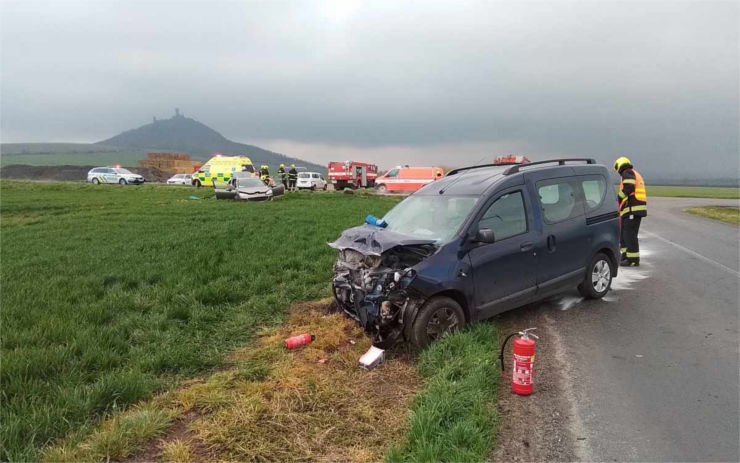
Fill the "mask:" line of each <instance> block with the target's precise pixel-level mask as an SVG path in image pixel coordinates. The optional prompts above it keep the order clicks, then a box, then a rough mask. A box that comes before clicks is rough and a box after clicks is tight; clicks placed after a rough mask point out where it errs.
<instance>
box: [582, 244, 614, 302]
mask: <svg viewBox="0 0 740 463" xmlns="http://www.w3.org/2000/svg"><path fill="white" fill-rule="evenodd" d="M612 265H613V264H612V262H611V260H610V259H609V258H608V257H607V256H606V255H605V254H603V253H598V254H596V255H595V256H594V257H593V259H591V262H590V263H589V265H588V268H587V270H586V276H585V277H584V279H583V282H582V283H581V284H580V285H579V286H578V291H579V292H580V293H581V295H582V296H583V297H585V298H587V299H601V298H602V297H604V296H605V295H606V293H607V292H608V291H609V288H611V285H612V274H613V273H612V271H613V268H612Z"/></svg>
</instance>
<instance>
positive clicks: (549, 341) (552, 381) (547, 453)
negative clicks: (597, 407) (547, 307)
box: [492, 306, 579, 462]
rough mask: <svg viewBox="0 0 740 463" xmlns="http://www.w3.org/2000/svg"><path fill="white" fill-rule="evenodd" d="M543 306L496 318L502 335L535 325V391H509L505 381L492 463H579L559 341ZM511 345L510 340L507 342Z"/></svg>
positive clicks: (506, 358) (508, 365)
mask: <svg viewBox="0 0 740 463" xmlns="http://www.w3.org/2000/svg"><path fill="white" fill-rule="evenodd" d="M538 309H539V307H536V306H533V307H526V308H521V309H517V310H514V311H510V312H507V313H504V314H502V315H500V316H499V317H497V318H496V323H497V325H498V326H499V327H500V329H501V334H502V336H501V339H502V340H503V339H504V336H505V335H507V334H509V333H511V332H514V331H519V330H522V329H524V328H528V327H532V326H536V327H538V330H537V333H538V334H539V335H540V339H539V340H538V341H537V355H536V357H537V360H536V364H535V387H534V393H533V394H532V395H530V396H519V395H516V394H514V393H513V392H511V382H510V380H505V381H502V382H501V393H500V395H499V400H498V405H497V406H498V413H499V416H500V417H501V428H500V433H499V436H498V445H497V447H496V449H495V450H494V453H493V456H492V461H494V462H499V461H576V460H578V459H579V455H578V454H577V452H576V439H577V438H578V436H576V435H575V434H577V432H574V430H575V429H576V428H577V419H575V417H574V416H573V413H572V411H571V406H570V402H569V400H568V390H567V388H566V387H565V384H564V383H563V380H562V378H561V376H560V373H559V372H562V371H564V369H563V368H564V365H563V361H562V359H561V358H560V357H559V353H558V345H557V337H556V336H555V333H553V332H552V329H551V328H550V326H549V325H550V324H551V323H550V322H549V321H548V320H547V316H546V315H544V314H543V313H542V311H541V310H538ZM509 344H511V341H510V342H509ZM504 361H505V362H506V363H505V367H506V370H507V371H506V374H507V376H509V377H510V376H511V371H510V370H511V347H510V346H507V352H506V354H505V356H504Z"/></svg>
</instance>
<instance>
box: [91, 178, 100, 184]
mask: <svg viewBox="0 0 740 463" xmlns="http://www.w3.org/2000/svg"><path fill="white" fill-rule="evenodd" d="M92 182H93V185H98V184H100V180H98V179H97V178H94V179H92Z"/></svg>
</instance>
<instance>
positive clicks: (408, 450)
mask: <svg viewBox="0 0 740 463" xmlns="http://www.w3.org/2000/svg"><path fill="white" fill-rule="evenodd" d="M497 350H498V336H497V332H496V329H495V327H494V326H493V325H491V324H488V323H480V324H477V325H474V326H472V327H471V328H470V329H467V330H464V331H462V332H458V333H455V334H453V335H451V336H448V337H446V338H444V339H442V340H441V341H439V342H436V343H434V344H432V345H431V346H429V347H428V348H427V349H426V350H424V351H423V352H422V353H421V356H420V360H419V373H420V374H421V376H422V377H424V378H425V381H426V385H425V387H424V389H423V391H422V392H421V393H420V394H419V395H418V396H417V397H416V398H415V399H414V401H413V403H412V406H411V426H410V430H409V435H408V441H407V442H406V444H405V445H404V446H403V447H400V448H394V449H391V451H390V452H389V454H388V458H387V460H388V461H389V462H411V461H413V462H419V461H424V462H426V461H429V462H431V461H467V462H473V461H486V460H487V459H488V457H489V455H490V453H491V450H492V448H493V444H494V436H495V434H496V429H497V425H498V421H497V417H496V410H495V402H494V401H495V398H496V395H497V390H498V381H499V377H500V373H499V371H498V369H497V364H496V358H495V357H496V355H495V353H496V352H497Z"/></svg>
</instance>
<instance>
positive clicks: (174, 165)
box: [139, 153, 202, 176]
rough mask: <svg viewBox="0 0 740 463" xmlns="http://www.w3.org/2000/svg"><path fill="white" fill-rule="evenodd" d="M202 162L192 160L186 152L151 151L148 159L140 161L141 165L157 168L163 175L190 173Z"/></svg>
mask: <svg viewBox="0 0 740 463" xmlns="http://www.w3.org/2000/svg"><path fill="white" fill-rule="evenodd" d="M201 165H202V163H200V162H197V161H192V160H191V159H190V155H189V154H185V153H149V155H148V159H145V160H142V161H139V167H145V168H149V169H157V170H159V171H160V172H161V173H162V176H168V175H174V174H190V173H193V172H194V171H195V170H197V169H198V167H200V166H201Z"/></svg>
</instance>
